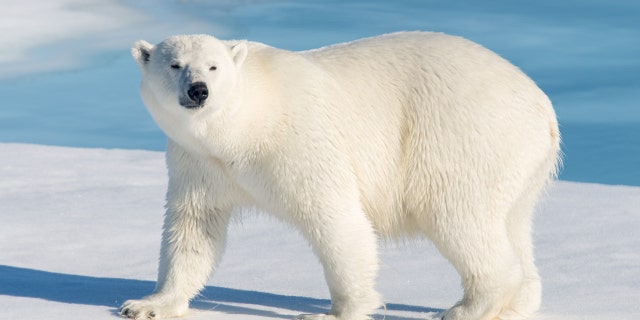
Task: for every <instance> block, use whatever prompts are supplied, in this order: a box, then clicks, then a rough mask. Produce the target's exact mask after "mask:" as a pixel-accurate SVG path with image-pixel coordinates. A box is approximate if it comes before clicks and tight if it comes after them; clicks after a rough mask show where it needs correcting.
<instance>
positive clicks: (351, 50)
mask: <svg viewBox="0 0 640 320" xmlns="http://www.w3.org/2000/svg"><path fill="white" fill-rule="evenodd" d="M301 54H302V56H304V57H306V58H307V59H309V60H310V61H312V62H313V63H314V64H315V65H317V66H319V67H320V68H322V69H323V70H325V71H326V72H327V73H328V74H329V75H330V77H331V78H332V79H333V80H334V81H335V82H336V84H337V85H336V87H337V88H338V89H336V91H340V92H341V94H340V93H336V92H334V93H332V98H334V99H338V100H339V101H336V102H335V104H336V105H338V106H340V107H339V108H341V110H339V111H338V112H337V113H339V116H336V118H335V119H334V122H336V123H341V126H342V127H343V128H344V130H345V132H348V134H346V135H345V136H346V139H347V140H348V147H347V149H348V150H349V152H350V153H351V157H352V159H353V165H354V167H355V169H356V171H357V172H356V173H357V176H358V178H359V180H360V185H361V192H362V197H363V200H364V201H363V202H364V203H365V206H367V211H368V212H369V213H370V214H371V215H372V216H373V218H374V219H373V220H374V222H375V223H376V224H377V227H378V229H379V230H381V231H382V232H383V233H390V234H393V233H395V229H396V228H397V227H403V228H404V229H406V227H407V226H406V225H404V226H400V225H399V224H398V222H399V221H398V219H399V220H400V222H403V223H405V224H411V223H413V222H411V216H413V215H415V214H416V212H441V211H449V210H458V209H460V208H463V207H478V202H484V203H485V204H486V203H487V202H494V204H495V205H496V206H497V205H499V204H497V202H499V201H501V200H499V199H498V198H499V197H503V198H504V200H505V202H510V201H513V199H514V198H517V197H519V195H520V194H522V193H526V192H529V191H530V192H531V193H532V194H536V193H537V192H538V191H539V190H540V189H541V188H542V185H544V184H545V182H546V181H547V180H548V179H549V177H551V176H552V175H553V174H554V173H555V168H556V163H557V157H558V152H559V134H558V126H557V122H556V119H555V113H554V111H553V108H552V106H551V103H550V101H549V99H548V98H547V97H546V95H545V94H544V93H543V92H542V91H541V90H540V89H539V88H538V87H537V86H536V85H535V83H534V82H533V81H532V80H530V79H529V78H528V77H527V76H526V75H525V74H523V73H522V72H521V71H520V70H519V69H518V68H516V67H515V66H513V65H512V64H510V63H509V62H507V61H506V60H504V59H503V58H501V57H499V56H498V55H497V54H495V53H493V52H491V51H490V50H488V49H485V48H484V47H482V46H480V45H478V44H475V43H473V42H471V41H468V40H465V39H463V38H460V37H454V36H449V35H445V34H440V33H428V32H403V33H395V34H388V35H383V36H379V37H374V38H367V39H363V40H358V41H354V42H350V43H346V44H339V45H333V46H329V47H325V48H321V49H317V50H312V51H307V52H302V53H301ZM523 188H528V190H523ZM445 190H446V192H445ZM510 192H512V193H513V194H512V195H509V194H508V193H510ZM424 195H431V196H430V197H431V198H430V197H427V198H425V197H424ZM435 196H437V197H438V198H437V199H436V198H433V197H435ZM444 198H448V199H444ZM462 199H464V200H462ZM461 201H462V202H464V201H467V202H468V203H466V204H465V203H461ZM492 205H493V204H492ZM454 208H457V209H454ZM388 211H395V212H402V213H403V214H404V215H405V217H400V218H399V217H398V215H397V214H390V213H389V212H388ZM389 219H391V220H389ZM401 224H402V223H401Z"/></svg>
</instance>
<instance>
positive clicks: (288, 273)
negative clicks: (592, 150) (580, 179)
mask: <svg viewBox="0 0 640 320" xmlns="http://www.w3.org/2000/svg"><path fill="white" fill-rule="evenodd" d="M0 154H3V155H5V156H4V157H2V158H1V159H0V177H2V179H0V212H1V213H2V217H3V218H2V219H3V220H2V224H0V310H4V312H3V314H2V316H0V318H2V319H42V318H43V317H45V316H46V317H47V318H52V319H59V318H64V319H69V320H71V319H86V318H87V317H90V318H91V319H113V318H114V317H115V312H116V311H117V308H118V306H119V305H120V304H121V303H122V302H123V301H124V300H126V299H129V298H138V297H141V296H143V295H145V294H148V293H150V292H151V291H152V290H153V287H154V280H155V276H156V270H157V260H158V252H159V244H160V241H159V240H160V232H161V223H162V214H163V205H164V203H163V202H164V192H165V189H166V184H167V180H166V168H165V164H164V156H163V153H162V152H154V151H140V150H118V149H110V150H108V149H88V148H69V147H52V146H41V145H30V144H7V143H4V144H0ZM546 198H547V199H546V200H545V201H544V204H543V206H542V207H541V210H540V213H539V214H538V215H537V219H536V226H535V230H536V232H535V239H536V247H537V249H536V252H537V256H538V265H539V268H540V272H541V275H542V278H543V286H544V298H543V299H544V303H543V307H542V310H541V315H540V316H539V317H537V318H536V319H585V320H587V319H638V317H640V307H639V306H638V304H637V301H638V298H639V297H640V268H638V266H639V265H640V255H639V254H638V249H639V248H640V238H638V237H637V232H638V230H640V216H639V215H638V212H637V208H638V207H640V188H638V187H625V186H605V185H596V184H583V183H571V182H558V183H557V185H556V186H555V187H553V188H552V189H551V190H550V191H549V195H548V196H547V197H546ZM239 215H240V216H241V217H242V219H239V221H238V223H234V224H233V225H232V228H231V232H230V239H229V244H228V247H227V253H226V255H225V257H224V259H223V262H222V263H221V265H220V266H219V268H218V270H217V272H216V273H215V274H214V276H213V277H212V278H211V280H210V281H209V285H208V287H207V288H206V290H204V291H203V293H202V295H201V296H200V297H199V298H198V299H197V300H196V301H195V302H194V303H193V304H192V307H193V308H194V309H195V311H194V313H193V314H192V315H191V316H190V318H192V319H269V318H287V319H289V318H292V317H293V316H295V315H297V314H299V313H315V312H322V311H326V310H328V308H329V305H330V304H329V300H328V297H329V294H328V291H327V288H326V285H325V284H324V280H323V276H322V269H321V267H320V264H319V262H318V261H317V259H316V258H315V257H314V256H313V254H312V253H311V250H310V249H309V247H308V245H307V244H306V243H305V241H304V240H303V239H302V238H301V237H300V236H299V235H298V234H297V232H296V231H295V230H292V229H291V228H290V227H287V226H285V225H282V224H281V223H279V222H278V221H276V220H275V219H272V218H269V216H268V215H266V214H264V213H256V212H243V213H239ZM381 246H382V249H381V260H382V263H381V272H380V277H379V284H378V288H379V290H380V291H381V292H382V294H383V295H384V296H385V301H386V303H387V310H386V311H385V310H383V309H380V310H378V314H377V315H376V319H382V318H383V317H385V318H386V319H418V318H420V319H425V318H426V319H430V318H431V317H433V316H434V315H435V314H436V313H437V312H439V311H441V310H443V309H445V308H447V307H449V306H451V305H452V304H453V303H455V302H456V301H457V299H459V298H460V296H461V289H460V286H459V280H458V277H457V274H456V273H455V271H454V270H453V268H452V267H451V266H450V265H449V264H448V263H447V262H446V261H445V260H444V259H443V258H442V257H441V256H440V255H439V254H438V253H437V251H436V250H435V249H434V248H433V246H432V245H431V244H429V243H428V242H427V241H415V242H409V243H405V244H396V243H381Z"/></svg>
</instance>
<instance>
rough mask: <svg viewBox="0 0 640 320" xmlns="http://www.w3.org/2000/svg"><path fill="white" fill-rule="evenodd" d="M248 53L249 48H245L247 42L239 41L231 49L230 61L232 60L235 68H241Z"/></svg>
mask: <svg viewBox="0 0 640 320" xmlns="http://www.w3.org/2000/svg"><path fill="white" fill-rule="evenodd" d="M248 52H249V48H248V47H247V41H240V42H238V43H236V44H234V45H233V46H232V47H231V59H233V62H234V63H235V64H236V67H237V68H240V66H242V63H243V62H244V59H245V58H246V57H247V53H248Z"/></svg>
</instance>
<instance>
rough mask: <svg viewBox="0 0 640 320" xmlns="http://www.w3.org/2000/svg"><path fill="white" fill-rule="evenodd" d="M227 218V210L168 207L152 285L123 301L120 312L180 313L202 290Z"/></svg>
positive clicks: (219, 250) (141, 316)
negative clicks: (148, 292) (151, 288)
mask: <svg viewBox="0 0 640 320" xmlns="http://www.w3.org/2000/svg"><path fill="white" fill-rule="evenodd" d="M169 207H171V206H169ZM228 222H229V213H228V212H221V211H206V210H199V211H194V212H191V211H181V210H172V209H169V210H168V211H167V215H166V218H165V223H164V232H163V235H162V249H161V252H160V265H159V268H158V283H157V284H156V289H155V291H154V293H153V294H151V295H149V296H147V297H145V298H143V299H141V300H129V301H126V302H125V303H124V304H123V305H122V308H121V309H120V314H121V315H122V316H124V317H127V318H130V319H163V318H172V317H179V316H182V315H184V314H185V313H186V312H187V311H188V309H189V300H191V298H193V297H194V296H195V295H196V294H198V292H199V291H200V290H202V288H203V287H204V285H205V284H206V282H207V279H208V278H209V276H210V274H211V272H212V271H213V268H214V266H215V264H216V262H217V261H218V260H219V258H220V255H221V254H222V251H223V250H224V246H225V242H226V230H227V224H228Z"/></svg>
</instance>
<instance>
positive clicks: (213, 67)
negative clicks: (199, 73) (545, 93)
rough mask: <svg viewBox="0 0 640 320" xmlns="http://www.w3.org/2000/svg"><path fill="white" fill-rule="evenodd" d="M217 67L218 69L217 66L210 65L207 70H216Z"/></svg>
mask: <svg viewBox="0 0 640 320" xmlns="http://www.w3.org/2000/svg"><path fill="white" fill-rule="evenodd" d="M217 69H218V67H216V66H211V68H209V71H215V70H217Z"/></svg>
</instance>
